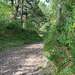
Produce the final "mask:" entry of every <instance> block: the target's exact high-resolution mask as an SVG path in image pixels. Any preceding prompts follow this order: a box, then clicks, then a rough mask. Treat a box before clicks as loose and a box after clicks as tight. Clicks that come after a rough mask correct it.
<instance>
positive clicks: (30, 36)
mask: <svg viewBox="0 0 75 75" xmlns="http://www.w3.org/2000/svg"><path fill="white" fill-rule="evenodd" d="M40 40H42V39H41V37H40V36H39V35H38V34H37V33H36V32H35V31H28V30H23V31H15V30H7V32H5V33H3V34H1V35H0V52H1V51H3V50H6V49H7V48H11V47H16V46H20V45H24V44H28V43H33V42H37V41H40Z"/></svg>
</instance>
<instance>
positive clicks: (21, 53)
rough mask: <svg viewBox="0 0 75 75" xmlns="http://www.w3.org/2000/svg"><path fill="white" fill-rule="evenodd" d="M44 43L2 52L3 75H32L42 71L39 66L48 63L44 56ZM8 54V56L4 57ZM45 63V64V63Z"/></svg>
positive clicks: (0, 64) (0, 55)
mask: <svg viewBox="0 0 75 75" xmlns="http://www.w3.org/2000/svg"><path fill="white" fill-rule="evenodd" d="M42 52H43V43H42V42H40V43H36V44H30V45H26V46H21V47H16V48H13V49H12V50H11V51H7V52H5V53H4V52H3V54H2V53H1V54H0V57H2V58H1V59H0V62H1V63H0V69H1V71H0V73H1V74H3V75H26V74H27V75H31V74H34V75H35V74H39V73H40V72H41V73H42V69H41V68H40V69H37V68H38V67H39V66H44V65H46V63H45V60H44V57H43V53H42ZM4 55H6V57H3V56H4ZM44 63H45V64H44Z"/></svg>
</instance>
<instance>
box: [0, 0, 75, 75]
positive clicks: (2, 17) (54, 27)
mask: <svg viewBox="0 0 75 75" xmlns="http://www.w3.org/2000/svg"><path fill="white" fill-rule="evenodd" d="M41 40H44V56H45V57H47V58H48V60H49V61H52V62H53V63H54V64H55V65H56V66H57V71H56V72H55V75H75V0H46V1H45V2H41V1H40V0H0V52H1V51H3V50H6V48H7V49H8V48H11V47H15V46H19V45H24V44H28V43H33V42H37V41H41Z"/></svg>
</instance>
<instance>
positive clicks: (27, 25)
mask: <svg viewBox="0 0 75 75" xmlns="http://www.w3.org/2000/svg"><path fill="white" fill-rule="evenodd" d="M25 29H27V30H32V31H35V30H36V27H35V24H34V22H31V19H29V20H25Z"/></svg>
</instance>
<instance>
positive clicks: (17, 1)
mask: <svg viewBox="0 0 75 75" xmlns="http://www.w3.org/2000/svg"><path fill="white" fill-rule="evenodd" d="M18 8H19V0H16V10H15V13H14V17H13V19H14V20H16V17H17V13H18Z"/></svg>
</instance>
